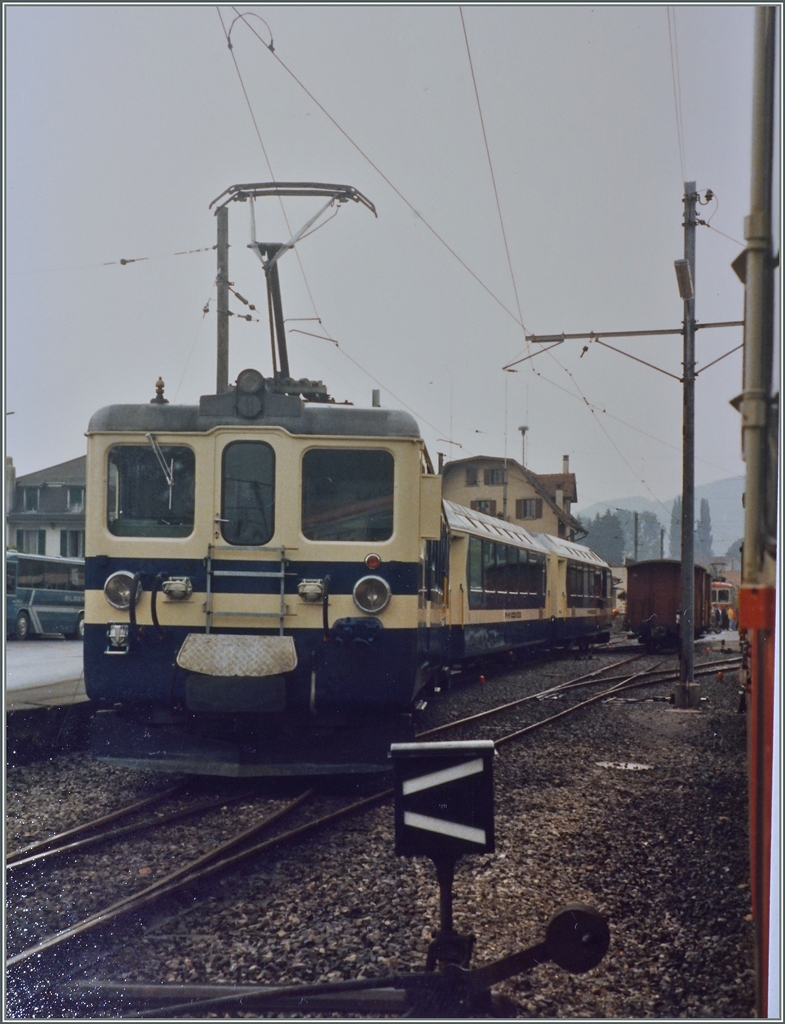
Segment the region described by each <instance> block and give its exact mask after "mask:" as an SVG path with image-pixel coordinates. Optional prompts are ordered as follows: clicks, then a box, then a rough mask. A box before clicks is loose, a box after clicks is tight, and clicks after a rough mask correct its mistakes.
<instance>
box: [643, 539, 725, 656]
mask: <svg viewBox="0 0 785 1024" xmlns="http://www.w3.org/2000/svg"><path fill="white" fill-rule="evenodd" d="M680 621H681V562H680V561H679V560H678V559H675V558H662V559H651V560H649V561H644V562H636V563H635V564H634V565H631V566H629V568H628V569H627V624H628V627H629V629H630V630H631V631H632V632H633V633H634V634H635V635H636V636H637V637H638V639H639V640H640V642H641V643H642V644H644V645H645V646H646V647H649V648H654V647H665V646H678V644H679V635H680V625H679V623H680ZM693 621H694V628H695V638H696V639H697V638H698V637H701V636H703V634H704V633H705V632H706V631H707V630H708V629H709V627H710V625H711V576H710V574H709V573H708V572H707V571H706V570H705V569H704V568H703V566H701V565H696V566H695V617H694V620H693Z"/></svg>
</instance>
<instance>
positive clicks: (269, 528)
mask: <svg viewBox="0 0 785 1024" xmlns="http://www.w3.org/2000/svg"><path fill="white" fill-rule="evenodd" d="M221 519H222V520H223V522H222V523H221V533H222V534H223V538H224V540H225V541H227V542H228V543H229V544H242V545H250V544H267V542H268V541H269V540H270V539H271V537H272V535H273V533H274V532H275V452H274V451H273V449H272V448H271V447H270V445H269V444H265V442H264V441H232V442H231V444H228V445H227V446H226V447H225V448H224V451H223V462H222V469H221Z"/></svg>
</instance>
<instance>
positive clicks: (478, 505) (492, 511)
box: [472, 499, 496, 516]
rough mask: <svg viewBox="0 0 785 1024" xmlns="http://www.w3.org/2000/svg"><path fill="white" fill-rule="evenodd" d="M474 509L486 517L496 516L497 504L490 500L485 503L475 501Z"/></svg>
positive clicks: (473, 503)
mask: <svg viewBox="0 0 785 1024" xmlns="http://www.w3.org/2000/svg"><path fill="white" fill-rule="evenodd" d="M472 509H473V510H474V511H475V512H484V513H485V515H486V516H495V515H496V502H495V501H492V500H490V499H487V500H485V501H473V502H472Z"/></svg>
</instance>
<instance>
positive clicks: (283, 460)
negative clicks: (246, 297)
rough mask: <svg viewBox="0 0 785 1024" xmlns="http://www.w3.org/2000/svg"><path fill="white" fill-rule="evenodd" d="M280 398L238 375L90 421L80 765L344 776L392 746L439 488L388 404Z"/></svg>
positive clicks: (417, 655)
mask: <svg viewBox="0 0 785 1024" xmlns="http://www.w3.org/2000/svg"><path fill="white" fill-rule="evenodd" d="M278 383H279V385H280V382H278ZM291 390H292V391H294V392H296V389H295V388H292V389H291ZM282 391H283V389H282V388H281V387H280V386H278V387H277V389H276V388H275V382H273V381H271V380H267V381H266V380H265V379H264V378H263V377H262V375H261V374H259V373H258V372H257V371H253V370H249V371H243V373H242V374H240V376H239V377H238V380H237V384H236V385H234V386H232V387H230V388H229V390H228V391H227V392H226V393H223V394H218V395H211V396H206V397H203V398H202V399H201V401H200V404H199V405H198V406H175V405H170V404H169V403H167V402H166V401H165V400H164V399H163V393H162V389H159V393H158V395H157V397H156V399H154V400H153V401H152V402H150V403H149V404H147V405H125V406H109V407H107V408H105V409H102V410H101V411H99V412H98V413H96V414H95V416H93V418H92V420H91V422H90V427H89V431H88V483H87V494H88V509H87V535H86V595H85V598H86V599H85V681H86V688H87V693H88V695H89V697H90V699H91V700H92V701H93V702H94V703H95V705H96V706H97V709H98V710H97V713H96V716H95V727H94V735H93V751H94V754H95V756H96V757H98V758H101V759H105V760H109V761H112V762H114V763H117V764H123V765H127V766H137V767H138V766H142V767H150V768H156V769H163V770H167V771H183V772H192V773H199V774H208V775H229V776H255V775H285V774H292V775H306V774H325V773H330V772H333V773H336V772H338V773H360V772H369V771H378V770H379V769H380V768H384V767H385V766H386V754H387V750H388V749H389V744H390V743H391V742H395V741H399V740H406V739H410V738H412V722H411V710H412V706H413V703H414V700H415V697H416V693H417V690H418V688H419V687H420V686H421V685H422V684H423V681H424V680H425V678H426V677H425V674H424V669H425V666H424V665H423V654H422V652H421V651H420V650H419V649H418V643H421V640H419V641H418V634H422V630H418V625H419V624H420V622H421V618H422V616H423V614H424V613H423V609H422V607H421V604H422V602H420V601H419V599H418V589H419V580H420V558H421V549H422V546H423V542H424V540H425V539H426V538H428V537H434V536H436V537H438V535H439V528H440V527H439V521H440V512H441V488H440V483H441V481H440V478H439V477H438V476H434V475H433V474H432V472H429V467H428V464H427V456H426V455H425V452H424V447H423V442H422V441H421V439H420V437H419V430H418V427H417V425H416V423H415V421H414V419H413V418H412V417H411V416H409V415H408V414H406V413H402V412H398V411H394V410H382V409H377V408H374V409H356V408H353V407H345V406H337V405H334V404H331V403H329V402H326V401H324V400H321V401H319V400H317V401H305V400H304V399H303V398H302V397H301V395H300V394H297V393H288V394H287V393H282Z"/></svg>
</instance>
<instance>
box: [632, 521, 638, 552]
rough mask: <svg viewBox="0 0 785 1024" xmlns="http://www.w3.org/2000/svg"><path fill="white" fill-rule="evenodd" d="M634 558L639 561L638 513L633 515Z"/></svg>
mask: <svg viewBox="0 0 785 1024" xmlns="http://www.w3.org/2000/svg"><path fill="white" fill-rule="evenodd" d="M632 557H633V558H634V559H635V561H636V562H637V561H638V513H637V512H633V513H632Z"/></svg>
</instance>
